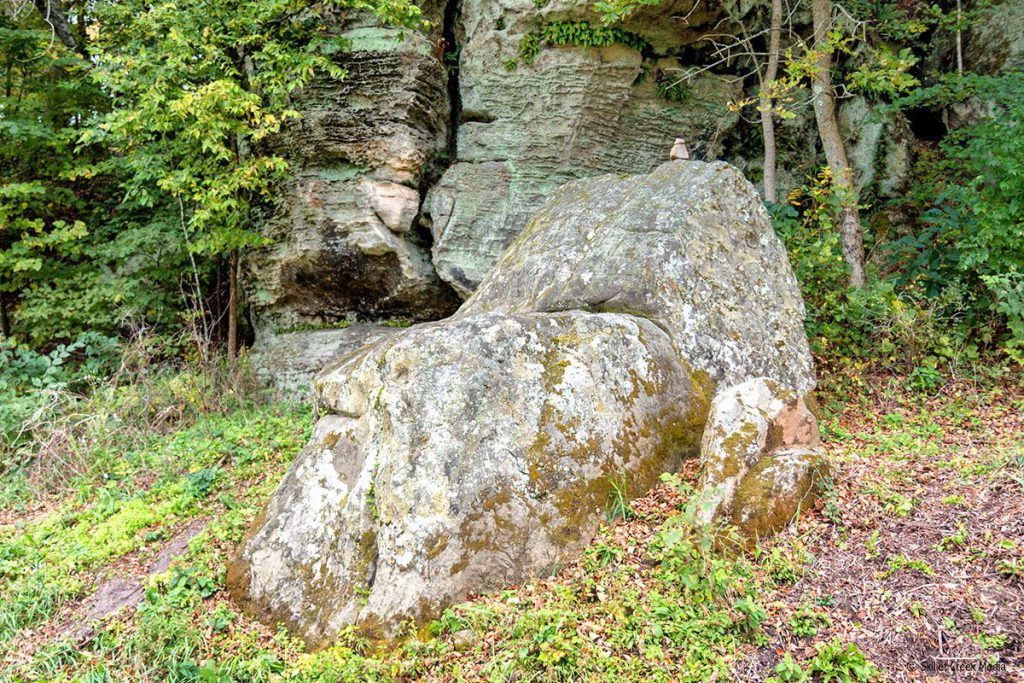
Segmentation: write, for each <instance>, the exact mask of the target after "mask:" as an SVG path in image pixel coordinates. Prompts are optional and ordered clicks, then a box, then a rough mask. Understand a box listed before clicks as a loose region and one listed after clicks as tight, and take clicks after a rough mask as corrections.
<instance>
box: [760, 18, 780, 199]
mask: <svg viewBox="0 0 1024 683" xmlns="http://www.w3.org/2000/svg"><path fill="white" fill-rule="evenodd" d="M769 35H770V38H769V41H768V65H767V66H766V67H765V73H764V79H763V80H762V81H761V93H760V95H759V97H758V109H760V111H761V137H762V139H763V141H764V198H765V200H766V201H769V202H772V203H775V202H777V201H779V190H778V184H777V181H776V161H775V156H776V150H775V116H774V114H773V113H772V107H773V106H774V105H773V103H772V98H771V88H772V83H773V82H774V81H775V79H776V78H778V75H779V49H780V42H781V40H782V0H772V25H771V32H770V34H769Z"/></svg>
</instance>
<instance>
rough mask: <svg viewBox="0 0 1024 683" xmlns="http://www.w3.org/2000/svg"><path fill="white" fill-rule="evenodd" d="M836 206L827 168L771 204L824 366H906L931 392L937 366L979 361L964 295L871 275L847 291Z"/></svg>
mask: <svg viewBox="0 0 1024 683" xmlns="http://www.w3.org/2000/svg"><path fill="white" fill-rule="evenodd" d="M841 208H842V199H841V198H840V197H838V196H837V194H836V193H835V192H834V190H833V185H832V182H831V174H830V173H829V171H828V169H825V170H823V171H821V172H820V173H819V174H818V175H817V176H816V177H814V178H810V179H808V181H807V182H806V183H805V184H804V185H802V186H800V187H798V188H796V189H795V190H794V191H793V192H792V193H790V195H789V197H788V199H787V202H786V203H785V204H778V205H773V206H770V207H769V211H770V214H771V218H772V224H773V226H774V227H775V230H776V232H777V233H778V235H779V237H780V238H781V239H782V240H783V242H784V243H785V245H786V248H787V251H788V252H789V258H790V263H791V264H792V266H793V269H794V271H795V274H796V277H797V281H798V282H799V284H800V290H801V293H802V294H803V298H804V301H805V303H806V305H807V321H806V328H807V334H808V338H809V339H810V342H811V347H812V350H813V351H814V353H815V354H816V355H817V356H818V357H819V358H820V359H821V360H822V361H824V362H825V364H826V365H831V366H841V365H848V364H849V363H851V362H856V361H862V362H868V361H870V362H871V363H872V364H874V365H876V366H880V367H885V366H889V367H894V368H898V369H903V370H904V371H906V372H907V373H909V374H910V376H911V377H910V382H911V384H912V385H913V386H914V387H915V388H917V389H919V390H921V391H933V390H935V389H936V388H937V387H938V386H939V385H940V384H941V381H942V373H941V372H940V370H939V368H940V366H942V365H945V364H953V363H955V362H960V363H963V362H969V361H973V360H976V359H977V357H978V344H977V343H974V342H971V340H970V338H969V328H968V327H967V326H965V325H963V324H961V323H960V322H959V321H960V320H961V319H962V317H963V311H964V309H965V307H966V306H967V305H968V304H967V299H968V298H969V297H968V295H967V292H966V291H964V290H963V289H960V288H955V287H944V288H943V287H936V288H934V289H932V290H926V289H924V288H923V287H922V286H921V285H919V284H917V283H913V282H909V281H908V280H905V279H901V278H899V277H893V278H885V279H882V278H878V277H875V278H872V279H869V281H868V283H867V285H865V286H864V287H862V288H859V289H851V288H849V287H848V286H847V270H846V263H845V261H844V259H843V256H842V248H841V245H840V239H839V234H838V230H837V229H836V221H837V219H838V216H839V212H840V210H841ZM895 248H901V249H906V248H908V246H907V243H906V242H903V243H897V244H896V245H895ZM925 260H927V259H925ZM936 267H940V268H941V267H942V266H936ZM930 294H931V296H929V295H930Z"/></svg>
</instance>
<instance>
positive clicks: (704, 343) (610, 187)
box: [456, 161, 814, 392]
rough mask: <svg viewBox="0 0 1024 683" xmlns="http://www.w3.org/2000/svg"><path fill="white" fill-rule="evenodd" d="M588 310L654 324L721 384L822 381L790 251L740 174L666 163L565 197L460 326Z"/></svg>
mask: <svg viewBox="0 0 1024 683" xmlns="http://www.w3.org/2000/svg"><path fill="white" fill-rule="evenodd" d="M572 309H577V310H584V311H594V312H617V313H626V314H629V315H635V316H642V317H644V318H647V319H649V320H651V321H653V322H655V323H656V324H658V325H659V326H661V327H662V329H664V330H665V331H666V332H667V333H668V335H669V337H670V338H671V339H672V343H673V345H674V346H675V348H676V351H677V353H678V354H679V356H680V357H681V358H685V359H686V360H687V362H689V363H690V364H692V366H693V368H694V369H695V370H697V371H699V372H703V373H706V374H707V375H708V376H709V377H710V378H711V381H712V382H714V383H716V384H717V383H718V382H724V383H725V384H736V383H739V382H742V381H744V380H746V379H749V378H751V377H767V378H770V379H773V380H775V381H777V382H779V383H781V384H782V385H784V386H787V387H791V388H793V389H796V390H799V391H800V392H806V391H808V390H810V389H811V388H813V386H814V371H813V368H812V360H811V354H810V349H809V347H808V344H807V337H806V335H805V333H804V328H803V321H804V314H805V313H804V304H803V299H802V298H801V296H800V290H799V288H798V286H797V282H796V278H795V277H794V276H793V271H792V269H791V268H790V266H789V259H788V257H787V256H786V250H785V248H784V247H783V246H782V243H781V242H780V241H779V238H778V237H777V236H776V235H775V232H774V231H773V230H772V227H771V224H770V223H769V220H768V214H767V212H766V211H765V209H764V205H763V204H762V203H761V200H760V199H759V198H758V196H757V193H756V192H755V191H754V189H753V187H752V186H751V185H750V183H749V182H748V181H747V180H746V179H744V178H743V176H742V175H741V174H740V173H739V171H737V170H736V169H735V168H733V167H732V166H730V165H728V164H726V163H722V162H713V163H704V162H699V161H673V162H666V163H664V164H662V165H661V166H659V167H658V168H657V169H655V170H654V171H653V172H652V173H651V174H649V175H647V176H641V177H637V176H621V175H609V176H601V177H598V178H592V179H589V180H584V181H578V182H573V183H569V184H567V185H565V186H564V187H562V188H560V189H559V190H558V191H557V192H555V193H554V194H552V196H551V198H550V199H549V200H548V202H547V203H546V204H545V205H544V208H542V209H541V210H540V211H538V212H537V214H536V215H535V216H534V218H533V220H532V221H531V222H530V224H529V225H528V226H527V227H526V229H525V230H524V231H523V233H522V235H520V236H519V238H518V239H517V240H516V241H515V242H514V243H513V245H512V246H511V247H510V248H509V249H508V251H506V252H505V254H504V255H503V256H502V257H501V259H500V260H499V261H498V263H497V265H496V266H495V267H494V269H493V270H492V271H491V272H490V274H489V275H488V276H487V277H486V278H485V279H484V281H483V282H482V283H481V285H480V287H479V288H478V289H477V291H476V293H475V294H474V295H473V296H472V297H471V298H470V299H468V300H467V301H466V303H465V304H464V305H463V306H462V308H460V309H459V312H458V313H457V314H456V315H457V316H468V315H475V314H477V313H480V312H482V311H500V312H503V313H522V312H527V311H564V310H572Z"/></svg>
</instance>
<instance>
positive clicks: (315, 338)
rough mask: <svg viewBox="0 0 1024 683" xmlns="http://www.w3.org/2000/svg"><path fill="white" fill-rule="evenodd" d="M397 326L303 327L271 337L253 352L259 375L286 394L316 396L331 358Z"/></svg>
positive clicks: (360, 345) (349, 351)
mask: <svg viewBox="0 0 1024 683" xmlns="http://www.w3.org/2000/svg"><path fill="white" fill-rule="evenodd" d="M398 329H399V328H397V327H389V326H387V325H371V324H365V323H354V324H351V325H348V326H347V327H344V328H341V329H322V330H301V331H296V332H288V333H285V334H276V335H273V336H271V337H269V338H267V339H266V340H265V341H264V342H263V343H262V344H260V346H259V348H258V349H257V350H256V351H254V352H253V353H252V356H251V360H252V365H253V367H254V368H255V369H256V375H257V376H258V377H259V378H260V379H261V380H262V381H264V382H266V384H267V385H269V386H271V387H273V388H274V389H276V390H277V391H279V392H281V393H282V394H285V395H288V396H291V397H293V398H298V399H300V400H310V399H313V398H314V396H313V378H314V377H315V376H316V375H317V374H318V373H320V372H321V371H322V370H323V369H324V368H325V367H326V366H327V365H329V364H330V362H331V361H333V360H335V359H340V358H344V357H345V356H347V355H349V354H350V353H352V352H353V351H356V350H357V349H359V348H361V347H363V346H365V345H366V344H369V343H370V342H373V341H376V340H378V339H380V338H382V337H386V336H388V335H391V334H394V333H395V332H397V331H398Z"/></svg>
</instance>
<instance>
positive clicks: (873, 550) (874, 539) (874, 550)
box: [864, 529, 878, 560]
mask: <svg viewBox="0 0 1024 683" xmlns="http://www.w3.org/2000/svg"><path fill="white" fill-rule="evenodd" d="M864 547H865V549H866V550H867V552H866V553H865V554H864V559H865V560H873V559H874V558H876V557H878V529H875V530H874V531H872V532H871V535H870V536H868V540H867V541H865V542H864Z"/></svg>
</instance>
